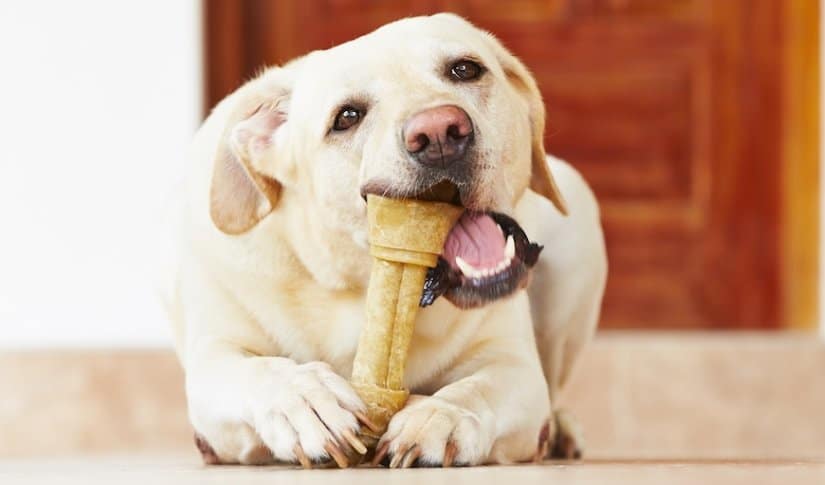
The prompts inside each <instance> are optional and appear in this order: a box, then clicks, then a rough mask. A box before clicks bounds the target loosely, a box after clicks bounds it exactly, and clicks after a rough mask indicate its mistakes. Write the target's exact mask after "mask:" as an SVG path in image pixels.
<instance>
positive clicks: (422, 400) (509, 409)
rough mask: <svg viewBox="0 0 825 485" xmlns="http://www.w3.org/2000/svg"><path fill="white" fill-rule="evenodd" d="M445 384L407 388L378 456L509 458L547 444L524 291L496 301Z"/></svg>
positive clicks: (429, 462)
mask: <svg viewBox="0 0 825 485" xmlns="http://www.w3.org/2000/svg"><path fill="white" fill-rule="evenodd" d="M496 307H497V308H495V309H494V310H492V311H491V312H490V314H489V316H488V317H487V318H486V319H485V321H484V322H483V323H482V324H481V328H480V329H479V331H478V332H477V333H476V335H475V337H474V338H473V341H472V342H470V343H469V345H467V346H466V347H465V350H464V352H461V353H460V355H459V356H458V358H457V359H456V361H455V363H454V365H453V366H452V368H450V369H449V370H447V371H446V372H444V373H443V375H442V376H441V377H440V379H438V380H439V383H440V384H443V387H441V388H440V389H439V390H438V391H437V392H435V393H434V394H433V395H431V396H412V397H411V398H410V401H409V402H408V404H407V406H406V407H405V408H404V409H402V410H401V411H400V412H399V413H398V414H396V415H395V416H394V417H393V419H392V420H391V421H390V425H389V428H388V430H387V432H386V433H385V435H384V436H383V437H382V438H381V441H380V443H379V445H378V452H377V453H376V460H375V461H381V460H382V459H384V458H385V457H386V459H388V460H389V464H390V466H394V467H408V466H413V465H419V466H450V465H452V464H456V465H477V464H482V463H513V462H520V461H527V460H531V459H533V458H534V457H535V456H536V455H537V450H538V449H539V448H542V447H544V446H546V441H547V439H548V437H549V430H548V429H547V428H546V426H547V425H548V419H549V416H550V401H549V397H548V392H547V386H546V384H545V381H544V376H543V374H542V370H541V365H540V362H539V358H538V354H537V351H536V345H535V341H534V339H533V331H532V326H531V321H530V314H529V310H528V306H527V300H526V298H525V296H524V295H523V294H520V295H517V296H515V297H514V298H511V299H510V300H507V301H505V302H500V303H498V304H497V305H496Z"/></svg>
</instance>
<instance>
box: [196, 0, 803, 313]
mask: <svg viewBox="0 0 825 485" xmlns="http://www.w3.org/2000/svg"><path fill="white" fill-rule="evenodd" d="M802 1H803V2H807V3H809V4H811V3H816V2H815V0H802ZM228 4H234V5H236V7H235V8H234V9H233V8H232V7H227V5H228ZM787 5H788V4H786V3H783V2H782V1H781V0H725V1H718V0H513V1H507V2H504V1H501V0H403V1H397V2H386V1H378V0H300V1H299V0H278V1H268V0H249V1H246V2H237V3H235V2H223V1H221V0H208V1H207V9H206V10H207V32H208V33H209V36H208V38H207V51H208V53H209V52H215V53H216V55H215V58H216V59H217V60H214V61H212V65H211V66H210V68H209V71H208V72H209V74H208V77H207V88H208V95H209V99H208V100H207V102H208V103H209V104H210V105H211V104H212V103H214V102H216V101H217V100H218V99H220V98H221V97H223V96H224V95H225V94H226V93H228V92H229V91H231V90H232V89H234V88H235V87H236V86H237V85H238V84H240V82H241V80H242V79H244V78H248V77H249V76H251V75H252V74H253V73H254V72H256V71H257V69H259V68H260V66H263V65H265V64H272V63H282V62H284V61H287V60H289V59H291V58H293V57H295V56H298V55H301V54H303V53H306V52H308V51H310V50H314V49H323V48H327V47H330V46H333V45H335V44H338V43H340V42H344V41H347V40H350V39H352V38H354V37H357V36H359V35H361V34H364V33H367V32H369V31H371V30H373V29H374V28H376V27H378V26H380V25H383V24H384V23H386V22H390V21H392V20H395V19H397V18H400V17H404V16H410V15H420V14H429V13H434V12H437V11H453V12H456V13H458V14H460V15H463V16H465V17H466V18H468V19H469V20H471V21H472V22H474V23H475V24H477V25H478V26H480V27H482V28H484V29H487V30H489V31H491V32H493V33H494V34H495V35H496V36H497V37H499V39H501V40H502V41H503V42H504V44H505V45H506V46H507V47H508V48H509V49H510V50H511V51H513V52H514V53H515V54H516V55H518V56H519V58H521V59H522V60H523V61H524V62H525V64H527V65H528V67H529V68H530V69H531V71H532V72H533V73H534V75H535V77H536V79H537V81H538V83H539V86H540V88H541V90H542V93H543V95H544V98H545V102H546V105H547V113H548V117H547V132H546V134H545V135H546V136H545V145H546V147H547V149H548V152H550V153H553V154H554V155H557V156H560V157H562V158H564V159H566V160H568V161H570V162H571V163H572V164H573V165H574V166H576V168H578V169H579V170H580V171H581V172H582V174H583V175H584V177H585V178H586V179H587V180H588V181H589V182H590V184H591V185H592V187H593V189H594V191H595V193H596V195H597V197H598V198H599V201H600V204H601V207H602V219H603V224H604V227H605V234H606V239H607V244H608V253H609V259H610V278H609V281H608V287H607V292H606V295H605V302H604V310H603V318H602V326H603V327H612V328H671V329H674V328H738V327H743V328H776V327H780V326H782V325H784V324H786V323H787V322H785V321H784V320H783V318H784V316H785V315H787V314H789V312H788V310H787V309H786V308H784V307H783V305H784V302H786V301H788V300H789V298H788V295H787V294H786V290H785V289H784V288H785V287H786V286H788V283H787V279H788V275H789V274H792V273H793V272H792V271H791V272H789V271H787V268H786V266H783V264H784V263H783V261H785V259H784V258H786V256H785V255H784V254H785V253H783V251H784V249H783V247H784V246H783V244H785V242H783V241H785V239H783V238H784V237H785V236H784V233H783V231H784V230H786V228H787V227H788V226H787V225H786V222H785V218H786V216H784V215H783V214H786V212H783V210H784V209H783V204H785V203H786V202H785V200H786V199H784V198H783V197H786V196H787V194H786V193H785V192H783V190H784V189H783V187H786V185H783V184H784V183H785V182H784V181H783V173H785V172H783V170H782V169H781V166H782V164H783V163H796V161H794V160H783V156H785V154H786V153H795V152H793V150H790V149H789V148H788V146H790V145H788V144H789V143H792V141H791V140H786V139H783V137H782V133H784V132H783V128H784V127H785V126H786V125H787V124H788V123H790V121H788V120H785V119H784V118H783V117H784V116H785V115H786V113H787V111H786V105H785V104H783V103H785V101H784V100H785V98H784V97H783V96H784V94H783V93H786V92H787V90H788V88H787V83H788V82H790V81H789V79H791V80H792V78H789V77H788V76H787V74H786V72H784V71H783V67H784V66H785V63H784V60H783V59H784V58H783V55H785V54H786V53H787V50H783V45H784V44H783V42H784V40H783V39H785V38H787V37H788V35H789V34H788V24H787V22H785V20H784V19H785V15H786V6H787ZM227 10H230V11H229V12H227ZM799 15H800V14H797V16H799ZM233 52H234V56H233V54H232V53H233ZM212 59H213V57H212V55H211V54H209V57H208V62H207V64H208V65H210V60H212ZM218 66H228V67H229V69H228V70H227V69H223V70H221V69H218V68H217V67H218ZM806 72H808V73H810V72H814V71H812V70H810V69H809V70H808V71H806ZM797 102H798V101H797ZM811 160H813V162H811ZM815 161H816V158H815V156H813V158H809V159H808V163H815ZM793 173H801V171H798V170H797V171H796V172H793ZM807 197H810V196H807ZM806 200H814V198H810V199H806ZM794 204H796V205H797V206H798V205H799V203H798V202H794ZM792 219H793V220H795V221H797V223H798V221H799V220H805V221H808V222H810V221H812V220H813V219H814V218H813V217H812V218H809V219H800V218H798V217H794V218H792ZM809 242H810V241H809ZM805 244H808V243H807V242H806V243H805ZM797 259H799V258H797ZM801 260H803V261H805V262H810V261H811V258H810V257H806V258H802V259H801ZM814 260H815V257H814ZM808 273H810V272H808ZM806 274H807V273H806ZM794 284H795V285H796V286H795V288H799V287H800V286H799V284H797V283H794ZM783 285H785V286H783ZM805 291H808V292H810V291H815V290H814V289H813V288H807V289H806V290H805ZM791 299H792V298H791ZM803 299H804V298H803ZM790 313H793V312H790Z"/></svg>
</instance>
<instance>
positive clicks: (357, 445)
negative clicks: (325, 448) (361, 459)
mask: <svg viewBox="0 0 825 485" xmlns="http://www.w3.org/2000/svg"><path fill="white" fill-rule="evenodd" d="M341 436H343V437H344V439H345V440H347V443H349V445H350V446H352V449H354V450H355V451H356V452H358V454H359V455H363V454H365V453H366V452H367V446H366V445H365V444H364V443H363V442H362V441H361V440H359V439H358V437H357V436H355V433H353V432H352V431H350V430H348V429H345V430H344V431H342V432H341Z"/></svg>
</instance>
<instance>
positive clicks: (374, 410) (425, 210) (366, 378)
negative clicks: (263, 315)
mask: <svg viewBox="0 0 825 485" xmlns="http://www.w3.org/2000/svg"><path fill="white" fill-rule="evenodd" d="M463 210H464V209H463V208H461V207H457V206H454V205H451V204H447V203H444V202H426V201H421V200H407V199H389V198H385V197H380V196H376V195H368V196H367V219H368V222H369V243H370V254H371V255H372V257H373V262H372V272H371V274H370V280H369V286H368V288H367V307H366V322H365V323H364V327H363V329H362V330H361V336H360V339H359V341H358V349H357V350H356V353H355V361H354V362H353V367H352V385H353V387H354V388H355V390H356V392H358V394H359V395H360V396H361V399H363V400H364V403H366V405H367V417H368V418H369V419H370V420H371V421H372V424H374V425H375V426H376V428H377V430H371V429H369V428H367V427H362V429H361V438H362V440H363V441H364V443H365V444H366V445H367V446H369V447H371V448H373V447H374V446H375V444H376V443H377V442H378V439H379V438H380V437H381V435H382V434H383V432H384V431H385V430H386V428H387V424H388V423H389V421H390V418H391V417H392V415H393V414H395V413H396V412H397V411H399V410H400V409H401V408H402V407H403V406H404V403H405V402H406V401H407V397H408V396H409V391H408V390H407V389H404V367H405V365H406V362H407V350H408V349H409V346H410V340H411V338H412V334H413V328H414V325H415V316H416V313H417V312H418V305H419V302H420V300H421V294H422V291H423V288H424V279H425V277H426V275H427V270H428V269H429V268H433V267H435V266H436V264H437V263H438V257H439V255H440V254H441V252H442V249H443V247H444V241H445V240H446V239H447V235H448V234H449V233H450V230H451V229H452V227H453V226H454V225H455V223H456V222H457V221H458V219H459V217H460V216H461V213H462V212H463Z"/></svg>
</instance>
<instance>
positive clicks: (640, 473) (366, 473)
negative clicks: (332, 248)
mask: <svg viewBox="0 0 825 485" xmlns="http://www.w3.org/2000/svg"><path fill="white" fill-rule="evenodd" d="M0 483H3V484H15V485H29V484H40V483H44V484H45V483H47V484H84V485H87V484H88V485H94V484H106V485H111V484H116V485H131V484H141V485H143V484H150V485H164V484H167V483H168V484H172V483H174V484H181V485H187V484H198V485H201V484H203V485H208V484H218V483H221V484H223V483H226V484H233V485H235V484H237V485H246V484H266V485H273V484H278V483H289V484H296V485H303V484H308V485H309V484H313V485H314V484H318V485H333V484H334V485H346V484H353V485H355V484H357V485H368V484H381V485H384V484H392V485H406V484H417V483H426V484H428V485H429V484H432V485H439V484H445V485H456V484H458V483H472V484H473V485H487V484H489V485H494V484H495V485H499V484H508V485H517V484H519V485H520V484H534V483H535V484H541V485H551V484H565V485H568V484H572V485H577V484H603V483H610V484H633V485H646V484H667V485H681V484H702V485H705V484H708V485H716V484H737V485H738V484H742V485H763V484H764V485H768V484H777V485H806V484H823V483H825V461H819V462H817V461H805V462H795V461H697V462H655V461H647V462H641V461H640V462H634V461H603V462H583V463H576V464H560V463H546V464H543V465H529V466H510V467H500V466H499V467H478V468H452V469H415V470H385V469H358V470H300V469H289V468H278V467H238V466H225V467H204V466H202V465H200V464H199V463H198V462H197V460H196V459H194V458H191V457H188V456H181V457H174V456H166V457H154V458H153V457H126V456H120V457H105V458H102V457H98V458H74V459H46V460H16V461H5V462H4V461H0Z"/></svg>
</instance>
